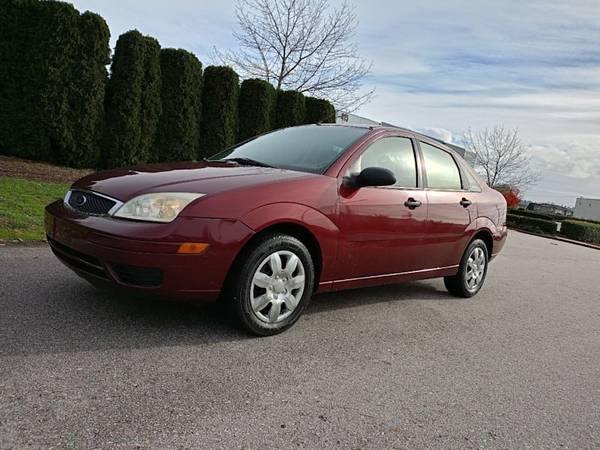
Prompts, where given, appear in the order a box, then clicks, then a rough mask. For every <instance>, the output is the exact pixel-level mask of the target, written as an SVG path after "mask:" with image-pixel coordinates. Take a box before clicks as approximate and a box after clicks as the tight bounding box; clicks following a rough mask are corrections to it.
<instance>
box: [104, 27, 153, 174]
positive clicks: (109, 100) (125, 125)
mask: <svg viewBox="0 0 600 450" xmlns="http://www.w3.org/2000/svg"><path fill="white" fill-rule="evenodd" d="M160 107H161V106H160V47H159V45H158V42H157V41H156V40H154V39H152V38H148V37H145V36H143V35H142V34H141V33H140V32H139V31H137V30H132V31H128V32H126V33H124V34H122V35H121V36H119V39H118V40H117V45H116V47H115V53H114V56H113V62H112V66H111V77H110V80H109V82H108V84H107V87H106V107H105V111H106V126H105V138H104V152H105V153H104V157H103V159H104V161H103V164H104V166H106V167H120V166H127V165H132V164H139V163H144V162H147V161H149V160H151V159H155V157H154V158H153V153H154V148H155V147H154V144H155V137H156V127H157V123H158V118H159V116H160Z"/></svg>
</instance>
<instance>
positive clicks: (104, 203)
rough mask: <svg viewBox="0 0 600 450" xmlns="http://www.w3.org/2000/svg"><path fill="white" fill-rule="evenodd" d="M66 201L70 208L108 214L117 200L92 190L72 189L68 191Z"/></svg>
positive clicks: (88, 212) (84, 211)
mask: <svg viewBox="0 0 600 450" xmlns="http://www.w3.org/2000/svg"><path fill="white" fill-rule="evenodd" d="M67 203H68V204H69V206H70V207H71V208H73V209H76V210H77V211H81V212H83V213H87V214H108V212H109V211H110V210H111V208H112V207H113V206H115V205H116V204H117V201H116V200H111V199H109V198H106V197H103V196H100V195H97V194H94V193H93V192H89V191H79V190H76V189H73V190H71V191H70V192H69V198H68V199H67Z"/></svg>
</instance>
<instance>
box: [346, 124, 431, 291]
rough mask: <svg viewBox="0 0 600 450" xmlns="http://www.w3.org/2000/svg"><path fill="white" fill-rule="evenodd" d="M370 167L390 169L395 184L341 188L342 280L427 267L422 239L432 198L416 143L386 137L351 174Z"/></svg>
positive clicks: (356, 162) (366, 152) (364, 154)
mask: <svg viewBox="0 0 600 450" xmlns="http://www.w3.org/2000/svg"><path fill="white" fill-rule="evenodd" d="M367 167H383V168H386V169H389V170H391V171H392V172H393V173H394V176H395V178H396V184H395V185H393V186H384V187H363V188H360V189H345V188H344V187H343V186H342V188H341V190H340V197H339V204H338V221H337V222H338V227H339V229H340V236H341V238H340V242H339V248H338V265H337V266H338V267H337V269H338V270H337V274H338V277H337V278H338V279H339V280H352V279H357V278H365V277H377V276H379V275H387V274H394V273H402V272H407V271H412V270H418V269H421V268H423V267H424V266H425V264H426V259H427V258H426V255H424V254H423V253H422V251H421V247H420V245H421V243H422V239H423V233H424V229H425V222H426V219H427V198H426V195H425V192H424V190H423V189H421V188H420V187H419V176H418V170H417V168H418V165H417V159H416V157H415V150H414V148H413V144H412V141H411V140H410V139H409V138H406V137H397V136H389V137H383V138H380V139H378V140H377V141H375V142H374V143H372V144H371V145H369V146H368V147H367V148H366V150H364V151H363V152H362V153H361V154H360V155H358V156H357V157H356V159H355V160H354V161H352V162H351V163H350V166H349V168H348V170H347V171H346V175H350V174H351V173H359V172H360V171H361V170H363V169H365V168H367Z"/></svg>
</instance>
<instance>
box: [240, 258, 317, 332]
mask: <svg viewBox="0 0 600 450" xmlns="http://www.w3.org/2000/svg"><path fill="white" fill-rule="evenodd" d="M305 284H306V276H305V271H304V265H303V264H302V261H301V260H300V258H299V257H298V256H297V255H295V254H294V253H293V252H291V251H288V250H279V251H276V252H274V253H272V254H270V255H269V256H267V257H266V258H265V259H263V260H262V262H261V263H260V264H259V265H258V268H257V269H256V271H255V272H254V276H253V277H252V285H251V289H250V303H251V305H252V311H253V312H254V314H255V315H256V317H258V318H259V319H260V320H262V321H263V322H266V323H269V324H273V323H277V322H281V321H282V320H285V319H286V318H287V317H288V316H290V315H291V314H292V313H293V312H294V310H295V309H296V307H297V306H298V303H300V300H301V299H302V295H303V293H304V288H305Z"/></svg>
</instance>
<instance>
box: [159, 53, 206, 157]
mask: <svg viewBox="0 0 600 450" xmlns="http://www.w3.org/2000/svg"><path fill="white" fill-rule="evenodd" d="M160 67H161V74H162V87H161V102H162V114H161V117H160V121H159V126H158V132H157V138H156V147H157V151H156V153H157V155H158V160H159V161H190V160H195V159H196V158H197V157H198V148H199V126H200V112H201V95H202V63H201V62H200V61H198V59H197V58H196V57H195V56H194V55H193V54H192V53H189V52H187V51H185V50H176V49H173V48H165V49H163V50H161V52H160Z"/></svg>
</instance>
